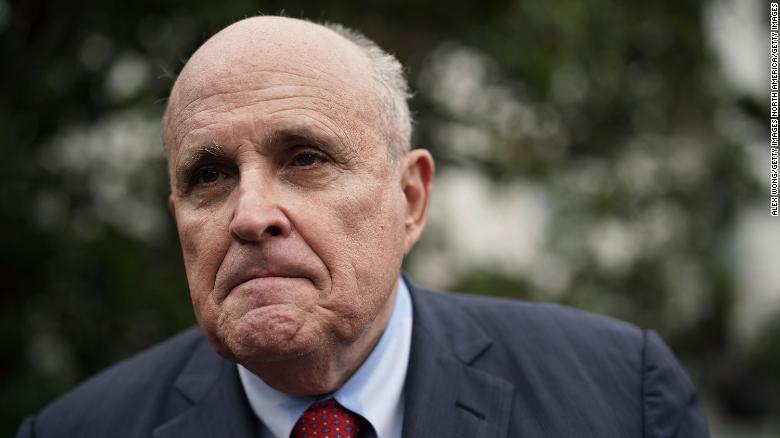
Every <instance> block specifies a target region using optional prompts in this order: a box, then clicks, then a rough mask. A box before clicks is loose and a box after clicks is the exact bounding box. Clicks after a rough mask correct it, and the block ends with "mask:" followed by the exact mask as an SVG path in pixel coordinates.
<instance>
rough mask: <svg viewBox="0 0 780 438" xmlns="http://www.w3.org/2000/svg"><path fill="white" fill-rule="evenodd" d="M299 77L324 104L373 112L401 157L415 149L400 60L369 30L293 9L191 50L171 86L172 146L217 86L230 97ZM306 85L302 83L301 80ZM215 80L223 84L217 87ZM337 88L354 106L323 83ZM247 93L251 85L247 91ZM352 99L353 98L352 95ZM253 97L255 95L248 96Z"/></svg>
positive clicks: (355, 113)
mask: <svg viewBox="0 0 780 438" xmlns="http://www.w3.org/2000/svg"><path fill="white" fill-rule="evenodd" d="M296 78H301V79H304V81H305V82H307V83H306V84H305V85H304V86H303V87H299V90H298V91H300V95H301V97H306V96H308V97H312V98H315V99H321V103H322V104H323V105H326V106H327V105H330V107H325V108H322V109H323V110H326V111H334V112H337V113H339V114H342V115H344V116H346V115H347V114H348V115H350V116H352V117H354V118H355V120H356V121H364V122H367V121H369V120H370V119H373V121H374V122H375V127H376V128H377V129H378V130H379V131H380V133H381V134H382V136H383V141H384V142H385V143H386V144H387V147H388V152H389V155H390V157H391V158H392V159H394V161H395V160H396V159H397V158H399V157H400V156H402V155H403V153H404V152H405V151H407V150H408V149H409V138H410V135H411V120H410V116H409V110H408V106H407V103H406V99H407V97H408V91H407V90H408V89H407V84H406V80H405V78H404V77H403V70H402V67H401V65H400V63H398V61H397V60H396V59H395V58H394V57H393V56H392V55H390V54H388V53H386V52H384V51H382V50H381V49H380V48H379V47H378V46H377V45H376V44H375V43H373V42H372V41H371V40H369V39H367V38H366V37H364V36H363V35H362V34H360V33H358V32H355V31H353V30H350V29H347V28H345V27H342V26H340V25H326V26H322V25H318V24H315V23H312V22H309V21H305V20H298V19H293V18H287V17H274V16H261V17H253V18H248V19H245V20H241V21H239V22H236V23H234V24H232V25H230V26H228V27H227V28H225V29H223V30H222V31H220V32H219V33H217V34H216V35H214V36H213V37H212V38H210V39H209V40H208V41H206V43H204V44H203V45H202V46H201V47H200V48H199V49H198V50H197V51H196V52H195V53H194V54H193V56H192V57H191V58H190V60H189V61H188V62H187V64H186V65H185V67H184V69H183V70H182V72H181V74H180V75H179V77H178V79H177V80H176V83H175V84H174V87H173V89H172V91H171V95H170V99H169V101H168V108H167V110H166V117H165V127H164V128H165V143H166V147H168V148H170V147H172V146H175V145H178V144H179V143H180V142H181V141H182V137H183V136H184V135H186V132H184V131H183V130H182V125H181V124H182V123H183V121H186V120H187V119H188V118H190V117H192V116H193V115H194V114H195V113H194V111H196V110H197V111H204V110H206V111H208V110H207V109H203V108H200V109H197V108H196V107H197V106H198V105H195V104H194V103H195V102H197V101H199V100H200V101H202V100H203V99H204V98H208V96H207V95H206V94H207V93H216V94H214V95H215V96H217V95H218V96H219V99H214V100H222V101H223V103H224V102H225V101H229V100H230V99H231V95H232V96H235V97H236V98H237V96H238V94H239V92H240V91H246V90H247V89H254V90H255V91H256V92H257V94H261V93H262V91H263V89H269V88H270V87H279V86H285V85H286V84H285V82H286V81H287V80H288V79H289V80H290V84H292V83H294V82H295V80H296ZM298 85H300V84H298ZM215 88H216V90H215ZM324 88H330V89H331V91H332V92H336V93H337V94H340V95H342V97H343V98H344V99H343V100H344V102H342V103H345V104H347V105H349V107H342V108H340V107H339V105H338V102H334V101H333V100H332V99H329V100H330V101H329V102H325V98H326V96H323V95H322V93H321V91H322V90H323V89H324ZM242 96H243V98H246V93H242ZM347 101H350V102H347ZM247 103H248V104H251V103H252V102H247Z"/></svg>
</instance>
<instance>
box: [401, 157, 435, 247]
mask: <svg viewBox="0 0 780 438" xmlns="http://www.w3.org/2000/svg"><path fill="white" fill-rule="evenodd" d="M402 171H403V174H402V175H401V188H402V190H403V192H404V196H405V197H406V218H405V222H404V226H405V232H406V238H405V239H404V254H408V253H409V251H411V250H412V247H413V246H414V244H415V243H417V240H418V239H419V238H420V235H421V234H422V231H423V229H424V228H425V222H426V220H427V219H428V203H429V202H430V200H431V183H432V181H433V173H434V171H435V166H434V163H433V156H431V153H430V152H428V151H426V150H425V149H413V150H411V151H409V153H407V154H406V157H404V162H403V170H402Z"/></svg>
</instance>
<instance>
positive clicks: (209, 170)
mask: <svg viewBox="0 0 780 438" xmlns="http://www.w3.org/2000/svg"><path fill="white" fill-rule="evenodd" d="M221 174H222V172H221V171H219V170H218V169H215V168H213V167H206V168H204V169H200V170H198V171H197V172H195V174H194V175H193V177H192V184H193V185H195V186H198V185H204V184H211V183H213V182H216V181H217V180H218V179H219V177H220V175H221Z"/></svg>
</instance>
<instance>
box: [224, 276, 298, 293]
mask: <svg viewBox="0 0 780 438" xmlns="http://www.w3.org/2000/svg"><path fill="white" fill-rule="evenodd" d="M304 280H305V279H303V278H300V277H256V278H252V279H249V280H247V281H245V282H243V283H240V284H239V285H237V286H236V287H234V288H233V289H234V290H235V289H262V290H268V289H277V288H288V287H290V285H291V284H290V283H296V282H300V281H304Z"/></svg>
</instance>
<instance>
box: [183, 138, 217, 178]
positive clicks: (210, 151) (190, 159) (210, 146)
mask: <svg viewBox="0 0 780 438" xmlns="http://www.w3.org/2000/svg"><path fill="white" fill-rule="evenodd" d="M185 154H186V155H185V156H184V157H182V159H181V160H180V161H179V164H178V165H177V166H176V181H177V182H179V183H181V182H184V181H186V180H187V178H188V177H189V175H190V172H191V171H192V169H193V168H195V167H196V166H197V165H198V164H199V163H202V162H204V161H210V160H215V159H217V160H222V159H225V158H226V157H227V156H228V154H227V152H226V151H225V148H224V147H222V145H220V144H218V143H217V142H211V143H207V144H203V145H200V146H196V147H194V148H192V149H190V150H188V151H187V152H186V153H185Z"/></svg>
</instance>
